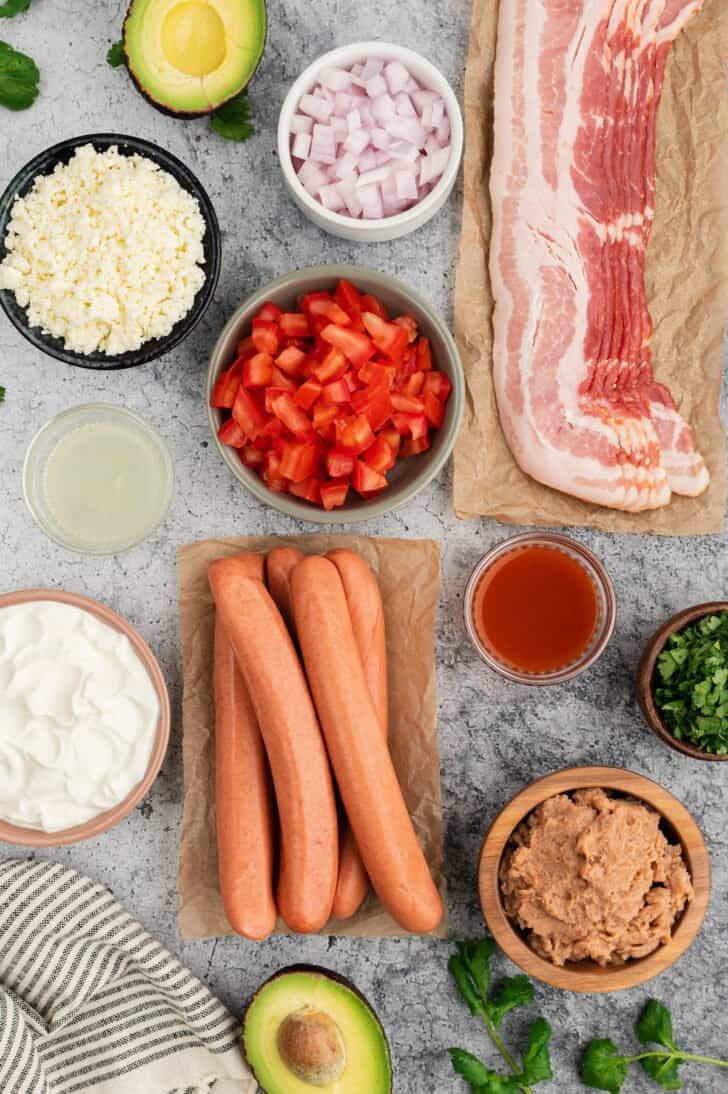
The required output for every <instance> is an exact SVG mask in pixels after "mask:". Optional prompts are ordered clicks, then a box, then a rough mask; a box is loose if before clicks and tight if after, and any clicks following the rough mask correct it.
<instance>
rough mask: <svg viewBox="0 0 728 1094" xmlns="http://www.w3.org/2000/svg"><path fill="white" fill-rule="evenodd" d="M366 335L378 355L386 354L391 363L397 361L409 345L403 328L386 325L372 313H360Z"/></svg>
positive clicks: (379, 317)
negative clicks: (378, 352)
mask: <svg viewBox="0 0 728 1094" xmlns="http://www.w3.org/2000/svg"><path fill="white" fill-rule="evenodd" d="M361 317H362V319H363V320H364V326H365V327H366V329H367V333H368V335H369V337H370V338H371V340H372V342H373V343H374V345H375V346H376V347H377V349H378V350H379V351H380V353H384V354H386V356H387V357H389V358H390V359H391V360H392V361H399V359H400V358H401V356H402V354H403V353H404V351H405V349H406V348H407V345H408V343H409V334H408V332H407V331H406V330H405V329H404V327H400V326H398V325H397V324H396V323H388V322H387V320H386V319H382V318H381V316H379V315H375V314H374V312H370V311H365V312H362V316H361Z"/></svg>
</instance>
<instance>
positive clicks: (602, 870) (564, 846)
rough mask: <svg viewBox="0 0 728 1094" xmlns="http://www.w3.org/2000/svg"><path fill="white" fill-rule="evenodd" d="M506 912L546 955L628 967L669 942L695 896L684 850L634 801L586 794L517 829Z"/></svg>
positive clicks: (562, 797)
mask: <svg viewBox="0 0 728 1094" xmlns="http://www.w3.org/2000/svg"><path fill="white" fill-rule="evenodd" d="M500 883H501V891H502V894H503V903H504V907H505V910H506V913H507V914H508V915H509V916H510V918H511V919H513V920H515V921H516V923H517V924H518V926H519V927H520V928H521V929H522V930H523V931H525V932H526V933H527V935H528V940H529V943H530V945H531V947H532V948H533V949H534V950H535V951H536V953H538V954H540V956H541V957H544V958H546V959H547V960H548V961H551V962H553V964H554V965H563V964H565V962H567V961H583V960H585V959H591V960H592V961H595V962H596V963H597V964H599V965H602V966H606V965H622V964H624V963H625V962H626V961H629V960H630V959H632V958H637V957H645V956H646V955H647V954H649V953H652V951H653V950H656V949H657V948H658V947H659V946H662V945H663V944H664V943H665V942H667V941H668V940H669V939H670V937H671V934H672V929H673V927H674V925H675V921H676V919H677V917H678V916H679V915H680V913H681V912H682V910H683V909H684V908H685V906H686V904H688V902H689V901H690V900H691V899H692V897H693V887H692V885H691V883H690V876H689V874H688V871H687V869H686V867H685V863H684V862H683V857H682V850H681V848H680V847H675V846H673V845H672V844H670V843H668V841H667V839H666V838H665V836H664V835H663V833H662V830H661V829H660V816H659V814H658V813H657V812H655V810H654V809H652V808H650V806H648V805H646V804H644V803H643V802H640V801H637V800H635V799H634V798H616V797H612V796H611V795H610V794H609V793H607V792H606V791H604V790H599V789H590V790H577V791H575V792H574V793H573V794H558V795H556V796H555V797H553V798H549V799H548V801H545V802H543V804H542V805H540V806H539V807H538V808H537V809H536V810H534V812H533V813H532V814H531V815H530V816H529V817H527V818H526V820H525V821H524V822H523V823H522V824H521V825H520V826H519V827H518V828H517V829H516V831H515V832H514V834H513V836H512V838H511V842H510V844H509V846H508V848H507V849H506V853H505V855H504V857H503V862H502V864H501V870H500Z"/></svg>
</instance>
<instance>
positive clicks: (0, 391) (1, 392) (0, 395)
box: [0, 387, 5, 403]
mask: <svg viewBox="0 0 728 1094" xmlns="http://www.w3.org/2000/svg"><path fill="white" fill-rule="evenodd" d="M4 402H5V388H4V387H0V403H4Z"/></svg>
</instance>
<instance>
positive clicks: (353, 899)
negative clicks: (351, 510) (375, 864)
mask: <svg viewBox="0 0 728 1094" xmlns="http://www.w3.org/2000/svg"><path fill="white" fill-rule="evenodd" d="M326 557H327V558H328V559H329V560H330V561H331V562H333V564H334V566H335V567H336V569H337V570H338V572H339V577H340V578H341V583H342V585H343V586H344V594H345V596H346V602H347V604H348V605H349V615H350V616H351V625H352V628H353V630H354V638H355V639H356V644H357V648H358V650H359V656H360V657H361V662H362V666H363V668H364V675H365V677H366V681H367V685H368V687H369V693H370V695H371V697H372V701H373V702H374V707H375V709H376V711H377V714H378V716H379V723H380V725H381V727H382V732H383V734H384V739H385V740H386V739H387V731H388V723H389V710H388V701H389V696H388V689H387V641H386V635H385V630H384V608H383V606H382V597H381V594H380V592H379V586H378V585H377V582H376V579H375V577H374V575H373V574H372V572H371V570H370V569H369V567H368V566H367V564H366V562H364V559H363V558H361V557H360V556H359V555H357V554H356V553H355V552H354V551H347V550H343V549H338V550H335V551H329V552H328V554H327V555H326ZM368 892H369V877H368V875H367V872H366V870H365V869H364V863H363V862H362V860H361V855H360V854H359V851H358V848H357V846H356V841H355V839H354V835H353V833H352V831H351V826H350V825H349V824H346V825H344V827H343V828H342V832H341V857H340V860H339V880H338V882H337V885H336V896H335V897H334V916H335V917H336V918H337V919H349V918H350V917H351V916H352V915H354V912H356V911H357V909H358V908H360V907H361V905H362V903H363V901H364V900H365V898H366V895H367V893H368Z"/></svg>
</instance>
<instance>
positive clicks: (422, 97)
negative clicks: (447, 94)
mask: <svg viewBox="0 0 728 1094" xmlns="http://www.w3.org/2000/svg"><path fill="white" fill-rule="evenodd" d="M436 98H437V92H436V91H421V90H420V91H413V92H412V102H413V103H414V104H415V107H416V108H417V112H418V114H421V113H422V111H423V110H424V109H425V107H426V106H427V105H428V103H434V101H435V99H436Z"/></svg>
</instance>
